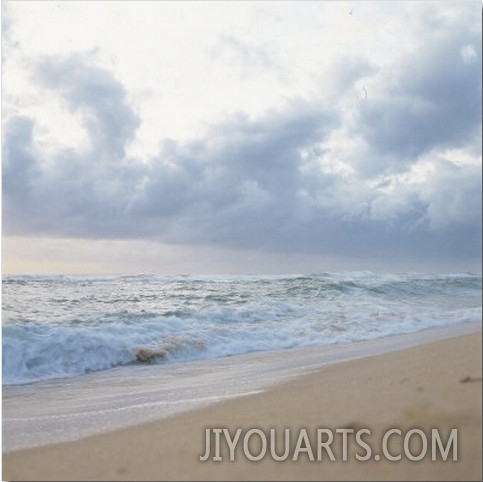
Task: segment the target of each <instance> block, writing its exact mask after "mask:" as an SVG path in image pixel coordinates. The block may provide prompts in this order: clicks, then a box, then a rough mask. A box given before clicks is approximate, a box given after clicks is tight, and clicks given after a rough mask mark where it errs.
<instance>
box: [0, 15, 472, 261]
mask: <svg viewBox="0 0 483 482" xmlns="http://www.w3.org/2000/svg"><path fill="white" fill-rule="evenodd" d="M438 32H439V33H438V35H436V34H434V32H433V34H432V35H429V34H428V35H427V36H426V37H423V38H422V39H421V42H420V43H419V44H418V45H417V48H415V50H414V51H413V52H412V53H410V54H404V55H402V56H399V57H397V58H396V59H395V60H394V61H393V62H392V63H391V64H386V65H384V66H381V65H379V66H377V65H372V64H370V63H369V62H367V61H366V60H364V59H358V58H346V59H344V60H341V62H340V63H338V64H337V65H335V66H333V68H332V70H331V71H330V72H328V73H327V76H328V78H329V81H328V85H332V87H333V88H332V90H330V95H331V96H332V97H331V98H324V96H323V95H321V96H319V97H316V98H315V97H314V99H313V100H311V101H308V100H297V99H293V100H287V101H286V102H285V103H284V104H281V105H279V106H278V107H277V108H276V109H275V108H273V109H271V110H269V111H266V112H265V113H264V114H262V115H259V116H257V117H249V116H247V115H245V114H243V113H238V114H236V113H235V114H231V115H229V116H226V117H225V118H224V120H223V121H219V122H217V123H214V124H212V125H211V126H210V127H209V128H208V130H207V133H206V135H205V136H203V137H200V138H198V139H197V140H192V141H189V142H177V141H176V140H173V139H164V140H162V143H161V147H160V150H159V152H158V153H157V154H156V155H155V156H152V157H148V158H142V159H141V158H135V157H129V156H128V155H126V152H127V147H128V146H129V143H130V142H132V141H133V140H134V139H135V136H136V130H137V128H138V127H139V126H140V122H141V121H140V118H139V116H138V115H137V114H136V112H135V110H134V108H133V107H132V106H131V104H130V103H129V101H128V96H127V92H126V90H125V89H124V87H123V85H122V84H121V83H120V81H119V80H118V79H116V78H115V77H114V76H113V74H112V73H111V72H109V71H108V70H106V69H104V68H100V67H98V66H95V65H94V64H93V59H92V58H90V57H89V56H87V55H73V56H70V57H68V58H62V59H61V58H47V59H41V60H40V61H39V63H38V65H37V66H36V68H35V70H34V75H33V80H34V81H36V82H40V83H41V84H42V85H43V86H44V87H46V88H48V89H50V90H51V91H52V92H55V93H57V94H58V95H59V96H60V98H61V99H62V101H63V102H64V103H65V105H66V107H67V109H68V110H69V111H70V112H71V114H72V115H74V116H76V118H77V119H78V121H79V122H80V124H81V125H82V126H83V127H84V129H85V130H86V133H87V135H88V138H89V143H88V144H87V145H85V146H84V147H83V148H79V149H76V150H74V149H68V148H63V149H59V150H58V151H56V152H55V153H54V154H53V155H50V156H47V155H46V153H45V152H44V151H43V149H42V146H41V145H40V144H39V143H38V142H36V138H35V120H34V119H33V118H30V117H26V116H23V115H18V114H17V115H14V116H12V117H10V118H9V119H8V120H7V122H6V123H5V128H4V165H3V186H4V191H3V199H4V230H5V232H6V233H7V234H23V235H55V236H66V237H79V238H97V239H143V240H154V241H159V242H163V243H172V244H178V245H182V244H185V245H204V246H219V247H228V248H237V249H259V250H266V251H277V252H280V253H284V252H287V253H288V252H292V253H293V252H297V253H324V254H331V255H337V256H343V255H345V256H349V257H364V256H382V257H384V256H386V257H388V258H390V257H394V256H401V257H415V256H419V257H425V256H426V257H427V256H432V257H435V258H438V257H440V258H444V257H447V256H454V257H458V256H461V257H478V256H479V255H480V252H481V202H480V201H481V164H475V163H474V162H473V161H472V162H470V163H462V162H460V159H459V158H458V157H457V156H456V154H454V152H457V151H456V150H455V149H460V152H461V150H463V151H464V152H467V153H468V156H469V157H470V158H472V159H474V156H475V147H474V146H475V145H478V142H477V141H478V139H480V129H481V48H480V46H479V45H480V44H479V42H477V40H478V39H477V35H476V34H475V33H472V32H471V31H466V30H465V29H464V28H462V27H461V26H460V25H458V24H455V25H453V27H452V28H451V29H448V28H447V26H445V27H444V28H442V27H440V29H439V30H438ZM232 44H233V42H232ZM233 46H238V47H240V46H239V45H238V44H237V45H232V47H233ZM238 47H237V48H238ZM240 48H241V47H240ZM243 52H244V51H243ZM243 52H242V51H241V50H240V52H239V53H243ZM245 54H246V55H248V57H247V59H245V60H246V61H247V62H248V61H250V62H252V63H255V64H257V65H258V64H259V63H260V62H261V63H262V64H263V63H264V62H262V60H263V58H262V57H260V56H255V57H250V55H252V54H253V55H255V53H253V52H252V53H250V52H248V51H247V52H245ZM257 55H258V54H257ZM250 59H251V60H250ZM265 67H267V65H265ZM337 80H339V83H337ZM362 86H364V88H365V89H366V91H367V98H364V97H361V95H360V92H361V87H362ZM180 115H182V113H180ZM451 152H453V154H451ZM478 154H481V152H479V153H478ZM455 156H456V157H455Z"/></svg>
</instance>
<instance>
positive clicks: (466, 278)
mask: <svg viewBox="0 0 483 482" xmlns="http://www.w3.org/2000/svg"><path fill="white" fill-rule="evenodd" d="M9 280H12V277H9V278H8V279H7V280H5V279H4V284H3V323H4V325H3V383H4V384H7V385H9V384H18V383H29V382H33V381H37V380H43V379H49V378H57V377H70V376H76V375H82V374H85V373H88V372H92V371H98V370H106V369H109V368H112V367H115V366H120V365H126V364H132V363H158V364H163V363H176V362H182V361H187V360H198V359H209V358H216V357H222V356H231V355H237V354H243V353H248V352H252V351H265V350H274V349H283V348H293V347H299V346H300V347H302V346H314V345H319V346H323V345H328V344H333V343H347V342H353V341H360V340H367V339H372V338H376V337H381V336H390V335H396V334H400V333H410V332H416V331H419V330H422V329H425V328H430V327H433V326H443V325H448V324H453V323H463V322H467V321H475V320H477V321H480V320H481V276H478V275H471V274H463V275H458V276H455V275H425V274H414V273H411V274H398V275H376V274H374V273H367V272H363V273H362V272H361V273H343V274H340V273H339V274H333V273H322V274H318V275H307V276H305V275H304V276H302V275H289V276H257V277H204V278H203V277H197V278H195V279H194V278H192V277H189V276H186V277H184V278H180V277H174V278H173V277H171V278H167V277H153V276H147V277H136V280H135V282H134V283H133V282H132V277H112V278H110V279H104V278H103V279H102V281H101V282H100V284H98V283H97V282H96V281H95V280H94V281H92V280H93V278H88V279H86V278H85V277H83V278H75V279H74V278H68V279H66V278H62V277H36V278H25V277H22V278H18V277H15V278H13V281H11V282H9ZM86 280H87V281H86ZM89 280H91V281H92V282H91V281H89Z"/></svg>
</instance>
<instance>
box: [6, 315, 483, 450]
mask: <svg viewBox="0 0 483 482" xmlns="http://www.w3.org/2000/svg"><path fill="white" fill-rule="evenodd" d="M479 330H481V322H470V323H461V324H457V325H452V326H447V327H441V328H432V329H427V330H423V331H420V332H418V333H413V334H403V335H396V336H389V337H384V338H378V339H374V340H370V341H363V342H356V343H349V344H337V345H331V346H324V347H309V348H294V349H286V350H272V351H268V352H257V353H249V354H244V355H238V356H233V357H223V358H217V359H212V360H203V361H200V360H198V361H191V362H186V363H177V364H165V365H150V366H145V365H144V366H142V365H131V366H121V367H117V368H115V369H112V370H106V371H100V372H97V373H91V374H88V375H85V376H81V377H74V378H70V379H57V380H47V381H41V382H37V383H32V384H27V385H18V386H10V387H4V389H3V450H4V451H12V450H16V449H20V448H27V447H35V446H39V445H45V444H49V443H55V442H62V441H69V440H76V439H79V438H83V437H86V436H89V435H94V434H97V433H102V432H106V431H112V430H115V429H119V428H122V427H126V426H129V425H134V424H139V423H142V422H147V421H150V420H154V419H159V418H163V417H168V416H171V415H174V414H177V413H181V412H183V411H187V410H191V409H195V408H200V407H202V406H206V405H208V404H211V403H215V402H217V401H220V400H223V399H228V398H234V397H239V396H246V395H249V394H252V393H256V392H258V391H262V390H265V389H266V388H267V387H270V386H272V385H274V384H277V383H281V382H283V381H287V380H289V379H291V378H293V377H296V376H299V375H301V374H304V373H308V372H309V371H311V370H313V369H315V368H317V367H320V366H322V365H327V364H331V363H337V362H341V361H346V360H351V359H356V358H360V357H363V356H368V355H373V354H378V353H385V352H388V351H392V350H397V349H401V348H405V347H411V346H417V345H421V344H424V343H428V342H430V341H436V340H442V339H446V338H449V337H452V336H457V335H464V334H468V333H474V332H477V331H479Z"/></svg>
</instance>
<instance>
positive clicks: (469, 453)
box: [3, 332, 482, 480]
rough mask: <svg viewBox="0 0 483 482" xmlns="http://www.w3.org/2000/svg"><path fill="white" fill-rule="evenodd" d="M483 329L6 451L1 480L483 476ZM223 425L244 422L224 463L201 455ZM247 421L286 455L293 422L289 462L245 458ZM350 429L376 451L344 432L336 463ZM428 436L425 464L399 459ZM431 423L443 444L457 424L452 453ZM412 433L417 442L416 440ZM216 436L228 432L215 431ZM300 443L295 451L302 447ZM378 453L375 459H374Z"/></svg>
mask: <svg viewBox="0 0 483 482" xmlns="http://www.w3.org/2000/svg"><path fill="white" fill-rule="evenodd" d="M481 354H482V344H481V332H478V333H475V334H470V335H464V336H457V337H455V338H452V339H449V340H442V341H436V342H433V343H428V344H426V345H423V346H417V347H413V348H407V349H402V350H397V351H393V352H389V353H384V354H379V355H374V356H369V357H365V358H361V359H357V360H351V361H346V362H341V363H337V364H333V365H327V366H322V367H320V368H317V369H316V370H314V371H312V372H311V373H309V374H307V375H303V376H300V377H298V378H296V379H294V380H291V381H288V382H285V383H283V384H280V385H278V386H275V387H272V388H270V389H268V390H267V391H265V392H263V393H256V394H253V395H249V396H246V397H243V398H237V399H231V400H226V401H222V402H219V403H216V404H214V405H210V406H208V407H206V408H202V409H199V410H193V411H190V412H186V413H183V414H178V415H175V416H172V417H170V418H166V419H162V420H157V421H153V422H149V423H144V424H141V425H137V426H133V427H129V428H125V429H122V430H118V431H115V432H110V433H103V434H100V435H95V436H92V437H88V438H84V439H81V440H78V441H75V442H65V443H60V444H55V445H48V446H43V447H37V448H32V449H26V450H18V451H14V452H11V453H7V454H4V457H3V479H4V480H481V478H482V465H481V463H482V461H481V452H482V444H481V435H482V426H481V408H482V406H481V402H482V397H481V388H482V387H481V376H482V375H481V361H482V360H481V356H482V355H481ZM214 428H227V429H229V432H230V434H231V435H233V434H234V432H235V430H236V429H238V428H241V429H242V434H241V439H240V442H239V443H238V445H237V449H236V451H235V461H230V460H229V451H228V448H227V445H226V442H225V443H222V444H221V452H220V456H221V457H222V458H223V460H222V461H213V457H212V455H214V453H213V451H212V452H211V456H210V457H209V458H208V460H207V461H205V462H201V461H200V456H202V455H203V454H204V453H205V430H206V429H214ZM252 428H257V429H260V430H263V431H265V432H266V434H267V435H269V434H270V429H272V428H273V429H275V430H276V433H277V434H278V436H279V438H278V440H277V452H278V453H279V454H280V453H281V452H283V439H282V437H283V434H284V432H283V431H284V429H285V428H290V429H291V437H292V439H291V446H290V451H289V454H290V456H289V457H288V458H287V460H285V461H283V462H277V461H274V460H273V458H272V456H271V455H270V448H268V450H267V455H266V456H265V457H264V458H263V459H261V460H260V461H256V462H255V461H250V460H248V459H247V457H246V456H245V454H244V451H243V443H242V442H243V437H244V435H245V434H246V432H247V431H248V430H250V429H252ZM302 428H304V429H306V431H307V434H308V437H309V443H310V445H311V448H312V449H313V453H314V456H315V460H314V461H310V460H309V456H308V453H307V450H305V451H304V450H300V451H299V454H298V457H297V461H293V460H292V456H293V455H294V452H295V445H296V442H297V438H298V436H299V434H300V431H301V429H302ZM344 428H345V429H348V430H351V429H352V430H354V432H357V431H359V430H361V429H368V430H370V432H371V433H370V436H368V437H366V436H364V441H366V442H367V443H368V444H369V445H370V446H371V448H372V456H371V457H370V460H368V461H365V462H362V461H359V460H357V459H356V457H355V454H356V453H359V454H362V455H364V454H365V453H366V452H365V451H364V450H362V449H361V447H360V446H359V445H358V444H357V443H356V441H355V437H354V436H353V434H349V435H348V454H347V461H343V454H342V444H341V434H337V433H336V429H344ZM392 428H396V429H399V430H401V433H402V435H401V436H399V435H398V434H393V435H392V436H391V439H390V441H391V443H390V444H389V446H388V449H389V450H390V452H391V453H392V454H393V455H397V454H398V453H402V454H403V455H402V458H401V460H400V461H398V462H391V461H389V460H386V458H385V457H384V456H383V452H382V450H381V441H382V439H383V436H384V434H385V433H386V431H387V430H389V429H392ZM415 428H416V429H420V430H422V431H423V432H424V433H426V434H427V435H428V451H427V455H426V457H424V458H423V459H422V460H421V461H411V460H409V459H408V458H407V457H406V456H405V455H404V450H403V446H402V445H403V439H404V436H405V434H406V433H407V432H408V431H409V430H411V429H415ZM317 429H329V430H331V431H332V432H333V434H334V435H335V437H334V442H333V443H332V444H331V445H330V447H331V449H332V452H333V454H334V457H335V459H336V460H335V461H331V460H330V459H329V457H328V454H327V453H326V452H324V451H322V452H323V453H322V460H317V455H318V454H317V441H316V433H317ZM431 429H438V430H439V433H440V434H441V438H442V439H443V442H446V440H447V438H448V435H449V432H450V430H451V429H457V458H458V460H457V461H453V460H452V455H453V451H452V450H450V453H449V456H448V459H447V460H446V461H443V460H441V457H439V458H438V460H436V461H432V460H431ZM259 440H260V438H258V439H257V436H253V437H252V438H251V440H250V441H251V442H253V446H252V445H250V446H249V448H250V449H251V450H253V454H257V453H258V452H259V451H260V447H259V444H258V446H257V441H259ZM419 440H420V438H419ZM222 441H223V442H224V438H222ZM305 447H306V445H305V444H304V445H303V446H300V447H299V448H302V449H303V448H305ZM409 448H410V449H411V450H412V451H413V454H418V453H419V452H420V451H421V450H420V447H419V446H418V435H415V436H414V435H413V436H412V437H411V444H410V446H409ZM375 454H378V455H379V454H380V456H381V459H380V460H379V461H376V460H375V458H374V455H375Z"/></svg>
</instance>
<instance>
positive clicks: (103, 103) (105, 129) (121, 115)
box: [35, 54, 140, 158]
mask: <svg viewBox="0 0 483 482" xmlns="http://www.w3.org/2000/svg"><path fill="white" fill-rule="evenodd" d="M35 76H36V79H35V80H39V81H41V82H42V83H43V85H45V86H46V87H48V88H50V89H52V90H55V91H57V92H58V93H59V94H60V95H61V96H62V98H63V99H64V100H65V102H66V103H67V106H68V108H69V110H70V111H71V112H72V113H74V114H78V115H79V116H80V119H81V122H82V125H83V126H84V127H85V129H86V130H87V132H88V134H89V138H90V140H91V143H92V149H93V150H94V151H95V152H96V154H102V155H103V158H104V157H105V156H108V157H111V158H122V157H123V156H124V149H125V147H126V144H127V143H129V142H130V141H131V140H132V139H133V137H134V134H135V131H136V129H137V128H138V127H139V124H140V121H139V118H138V117H137V115H136V114H135V113H134V112H133V110H132V108H131V107H130V106H129V105H128V104H127V102H126V92H125V90H124V88H123V86H122V85H121V84H120V83H119V82H118V81H116V79H114V77H113V75H112V74H111V73H110V72H108V71H106V70H105V69H101V68H99V67H96V66H94V65H92V64H89V63H88V60H87V59H83V57H82V56H81V55H79V54H78V55H73V56H71V57H69V58H67V59H55V58H48V59H45V60H43V61H42V62H40V63H39V64H38V66H37V68H36V71H35Z"/></svg>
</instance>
